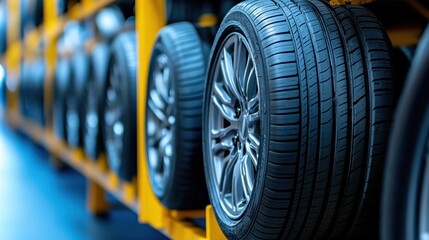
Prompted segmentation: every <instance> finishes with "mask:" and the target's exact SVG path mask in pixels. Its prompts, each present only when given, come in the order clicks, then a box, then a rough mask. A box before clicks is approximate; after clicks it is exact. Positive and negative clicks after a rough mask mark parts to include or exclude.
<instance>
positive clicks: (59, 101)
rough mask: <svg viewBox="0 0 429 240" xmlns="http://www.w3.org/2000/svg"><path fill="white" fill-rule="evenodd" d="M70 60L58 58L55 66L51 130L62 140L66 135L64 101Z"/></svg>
mask: <svg viewBox="0 0 429 240" xmlns="http://www.w3.org/2000/svg"><path fill="white" fill-rule="evenodd" d="M70 64H71V63H70V60H69V59H66V58H59V60H58V61H57V64H56V66H55V82H54V106H53V121H52V123H53V128H54V133H55V135H56V136H57V137H58V138H60V139H63V140H66V139H67V135H66V111H67V109H66V107H67V105H66V101H67V93H68V91H69V89H70V80H71V79H70V78H71V65H70Z"/></svg>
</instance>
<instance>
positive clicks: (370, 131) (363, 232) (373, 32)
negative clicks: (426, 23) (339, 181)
mask: <svg viewBox="0 0 429 240" xmlns="http://www.w3.org/2000/svg"><path fill="white" fill-rule="evenodd" d="M335 12H336V13H337V16H338V19H339V21H340V22H341V23H342V26H343V32H344V39H345V40H347V50H348V52H349V54H348V55H349V57H348V61H349V66H350V67H348V69H349V74H350V76H352V79H353V81H352V82H351V83H352V89H353V93H352V97H351V99H352V101H353V103H354V104H353V107H352V108H353V113H352V119H351V120H352V122H351V124H352V125H353V126H352V133H353V136H354V137H353V138H352V145H351V150H350V151H351V156H352V159H351V162H350V164H349V169H348V171H347V172H346V174H347V175H346V176H347V177H348V180H347V181H348V182H349V184H348V185H347V187H346V188H345V189H344V198H343V206H342V208H340V209H339V212H338V221H337V224H336V225H335V231H334V233H333V234H332V236H334V237H335V236H338V237H339V236H342V235H341V234H342V233H341V231H340V229H342V228H343V229H348V236H350V237H353V238H358V239H361V238H368V237H372V238H378V236H379V221H380V214H379V213H380V197H381V181H382V176H383V175H382V174H383V167H384V159H385V155H386V152H387V144H388V138H389V135H390V130H391V124H392V122H393V113H394V110H395V106H396V102H397V97H398V96H397V95H396V92H395V90H396V88H397V87H396V84H398V82H397V81H396V79H395V75H396V73H395V71H394V70H393V66H394V65H393V62H392V49H391V44H390V40H389V38H388V36H387V34H386V33H385V32H384V30H383V26H382V25H381V23H380V22H379V21H378V20H377V18H376V17H375V16H374V15H373V14H371V13H370V12H369V11H368V10H366V9H365V8H364V7H361V6H345V7H337V8H335ZM357 59H360V62H358V61H356V60H357ZM362 87H365V88H364V89H365V92H362V90H363V89H362ZM362 105H364V106H365V108H363V107H362ZM360 109H364V110H365V112H361V111H360ZM365 114H366V115H365ZM363 122H365V123H366V124H365V125H363ZM362 140H364V141H362Z"/></svg>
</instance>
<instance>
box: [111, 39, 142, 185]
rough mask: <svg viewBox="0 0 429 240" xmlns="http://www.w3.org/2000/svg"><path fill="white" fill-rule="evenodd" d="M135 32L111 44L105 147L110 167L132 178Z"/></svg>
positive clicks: (134, 129) (134, 173) (135, 166)
mask: <svg viewBox="0 0 429 240" xmlns="http://www.w3.org/2000/svg"><path fill="white" fill-rule="evenodd" d="M136 48H137V46H136V33H135V32H124V33H121V34H120V35H118V36H117V37H116V39H115V40H114V41H113V43H112V45H111V58H110V60H109V72H108V77H107V85H106V93H105V96H106V99H105V103H104V104H105V105H104V130H103V139H104V148H105V150H106V155H107V160H108V161H107V162H108V165H109V168H110V169H111V170H112V171H113V172H115V173H116V174H117V175H118V176H119V177H120V178H121V179H123V180H126V181H132V180H133V178H134V177H135V175H136V173H137V135H136V131H137V125H136V118H137V115H136V110H137V106H136V105H137V102H136V101H137V98H136V94H137V90H136V89H137V82H136V81H137V80H136V74H137V72H136V71H137V70H136V68H137V49H136Z"/></svg>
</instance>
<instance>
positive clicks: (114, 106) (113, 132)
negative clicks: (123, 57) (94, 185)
mask: <svg viewBox="0 0 429 240" xmlns="http://www.w3.org/2000/svg"><path fill="white" fill-rule="evenodd" d="M108 81H109V83H108V87H107V92H106V93H107V94H106V111H105V116H104V121H105V130H106V152H107V159H108V162H109V167H110V168H111V169H112V170H115V171H118V170H119V168H120V166H121V158H122V153H123V148H124V146H123V142H124V123H123V109H122V108H123V106H122V105H123V103H122V100H121V99H122V96H121V77H120V74H119V69H118V67H117V66H116V65H113V67H112V69H111V70H110V77H109V80H108Z"/></svg>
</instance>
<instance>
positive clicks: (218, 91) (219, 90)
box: [213, 83, 233, 107]
mask: <svg viewBox="0 0 429 240" xmlns="http://www.w3.org/2000/svg"><path fill="white" fill-rule="evenodd" d="M213 92H214V93H215V96H216V97H217V98H218V99H219V100H220V102H221V103H222V104H225V105H227V106H230V107H232V105H233V102H232V99H231V98H230V97H229V95H228V93H227V92H226V91H225V90H224V89H223V87H222V86H221V85H220V84H219V83H215V84H214V88H213Z"/></svg>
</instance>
